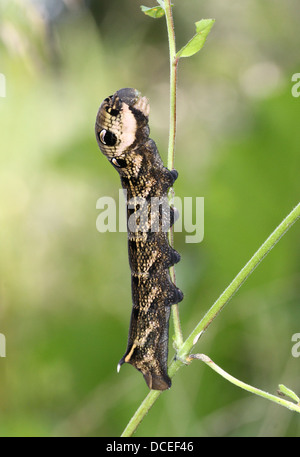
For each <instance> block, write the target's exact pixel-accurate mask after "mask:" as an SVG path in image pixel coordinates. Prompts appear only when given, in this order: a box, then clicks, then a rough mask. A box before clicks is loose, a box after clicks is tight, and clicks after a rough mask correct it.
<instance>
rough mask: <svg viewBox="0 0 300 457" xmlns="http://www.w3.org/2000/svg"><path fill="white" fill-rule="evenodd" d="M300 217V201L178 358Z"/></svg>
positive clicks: (186, 351) (187, 349)
mask: <svg viewBox="0 0 300 457" xmlns="http://www.w3.org/2000/svg"><path fill="white" fill-rule="evenodd" d="M299 218H300V203H298V205H297V206H296V207H295V208H294V209H293V210H292V211H291V212H290V214H289V215H288V216H287V217H286V218H285V219H284V220H283V221H282V222H281V223H280V224H279V225H278V227H277V228H276V229H275V230H274V232H273V233H271V235H270V236H269V238H268V239H267V240H266V241H265V242H264V243H263V244H262V245H261V247H260V248H259V249H258V250H257V251H256V253H255V254H254V255H253V257H252V258H251V259H250V260H249V262H248V263H247V264H246V265H245V266H244V268H242V270H241V271H240V272H239V273H238V275H237V276H236V277H235V278H234V280H233V281H232V282H231V283H230V284H229V286H228V287H227V289H225V291H224V292H223V293H222V294H221V295H220V297H219V298H218V299H217V300H216V301H215V303H214V304H213V305H212V307H211V308H210V309H209V310H208V312H207V313H206V314H205V316H204V317H203V318H202V320H201V321H200V322H199V323H198V324H197V325H196V327H195V328H194V330H193V331H192V333H191V334H190V336H189V337H188V338H187V339H186V340H185V342H184V344H183V345H182V346H181V348H180V350H179V351H178V353H177V356H178V358H182V359H185V357H186V355H187V354H188V353H189V352H190V350H191V349H192V347H193V346H194V344H195V343H194V341H195V339H197V335H199V334H200V333H201V334H202V333H203V332H204V331H205V330H206V329H207V327H208V326H209V325H210V324H211V323H212V321H213V319H214V318H215V317H216V316H217V315H218V314H219V312H220V311H221V310H222V309H223V308H224V306H225V305H226V304H227V303H228V302H229V300H230V299H231V298H232V297H233V295H234V294H235V293H236V292H237V290H238V289H239V288H240V287H241V285H242V284H243V283H244V282H245V281H246V279H247V278H248V277H249V276H250V274H251V273H252V272H253V271H254V270H255V268H256V267H257V266H258V265H259V264H260V262H261V261H262V260H263V259H264V258H265V256H266V255H267V254H268V253H269V252H270V251H271V249H272V248H273V247H274V246H275V244H276V243H278V241H279V240H280V238H281V237H282V236H283V235H284V234H285V233H286V232H287V231H288V229H289V228H290V227H291V226H292V225H293V224H294V223H295V222H296V221H297V219H299Z"/></svg>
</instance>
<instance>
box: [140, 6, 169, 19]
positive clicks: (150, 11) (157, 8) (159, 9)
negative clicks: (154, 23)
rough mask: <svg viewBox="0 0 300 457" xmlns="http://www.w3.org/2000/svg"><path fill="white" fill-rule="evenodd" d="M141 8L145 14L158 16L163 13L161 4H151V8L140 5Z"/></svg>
mask: <svg viewBox="0 0 300 457" xmlns="http://www.w3.org/2000/svg"><path fill="white" fill-rule="evenodd" d="M141 10H142V11H143V13H145V14H146V15H147V16H150V17H154V18H159V17H162V16H163V15H164V14H165V10H164V9H163V8H162V7H161V6H153V8H148V6H144V5H141Z"/></svg>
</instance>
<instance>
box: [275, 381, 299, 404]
mask: <svg viewBox="0 0 300 457" xmlns="http://www.w3.org/2000/svg"><path fill="white" fill-rule="evenodd" d="M278 387H279V392H280V393H283V394H284V395H286V396H287V397H290V398H291V399H292V400H294V401H295V402H296V403H299V402H300V398H299V397H298V395H296V394H295V392H293V391H292V390H291V389H288V388H287V387H285V386H284V385H283V384H279V386H278Z"/></svg>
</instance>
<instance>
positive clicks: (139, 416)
mask: <svg viewBox="0 0 300 457" xmlns="http://www.w3.org/2000/svg"><path fill="white" fill-rule="evenodd" d="M299 218H300V203H298V205H297V206H296V207H295V208H294V209H293V210H292V211H291V212H290V214H289V215H288V216H287V217H286V218H285V219H284V220H283V221H282V222H281V223H280V224H279V226H278V227H277V228H276V229H275V230H274V232H273V233H272V234H271V235H270V236H269V238H268V239H267V240H266V241H265V242H264V243H263V244H262V246H261V247H260V248H259V249H258V251H257V252H256V253H255V254H254V256H253V257H252V258H251V259H250V260H249V262H248V263H247V264H246V265H245V266H244V268H243V269H242V270H241V271H240V273H239V274H238V275H237V276H236V277H235V279H234V280H233V281H232V282H231V284H229V286H228V287H227V289H225V291H224V292H223V293H222V294H221V295H220V297H219V298H218V299H217V301H216V302H215V303H214V304H213V306H212V307H211V308H210V310H209V311H208V312H207V313H206V314H205V316H204V317H203V319H202V320H201V321H200V322H199V324H198V325H197V326H196V327H195V329H194V330H193V331H192V333H191V334H190V336H189V337H188V338H187V339H186V341H185V342H184V343H183V344H182V345H181V347H180V348H179V350H178V353H177V355H176V357H175V358H174V359H173V360H172V362H171V364H170V367H169V376H170V377H173V376H174V374H175V373H176V372H177V371H178V370H179V368H181V367H182V366H184V365H185V363H186V361H187V356H188V354H189V352H190V351H191V349H192V347H193V346H194V345H195V344H196V342H197V337H198V335H199V334H201V333H202V332H204V330H206V329H207V327H208V326H209V325H210V324H211V322H212V321H213V319H214V318H215V317H216V316H217V315H218V313H219V312H220V311H221V310H222V309H223V308H224V306H225V305H226V304H227V303H228V302H229V300H230V299H231V298H232V297H233V295H234V294H235V293H236V291H237V290H238V289H239V288H240V287H241V285H242V284H243V282H244V281H246V279H247V278H248V277H249V276H250V274H251V273H252V272H253V271H254V270H255V268H256V267H257V266H258V265H259V264H260V262H261V261H262V260H263V259H264V257H266V255H267V254H268V253H269V252H270V251H271V249H272V248H273V247H274V246H275V244H276V243H278V241H279V240H280V238H281V237H282V236H283V235H284V234H285V233H286V232H287V231H288V230H289V229H290V228H291V226H292V225H293V224H294V223H295V222H296V221H297V220H298V219H299ZM253 389H255V388H253ZM255 393H257V392H255ZM160 394H161V392H158V391H154V390H151V391H150V393H149V394H148V395H147V397H146V398H145V400H144V401H143V403H142V404H141V405H140V407H139V408H138V410H137V411H136V413H135V414H134V416H133V417H132V418H131V420H130V422H129V423H128V425H127V427H126V429H125V430H124V432H123V435H122V436H131V435H132V434H133V433H134V431H135V430H136V428H137V427H138V425H139V424H140V423H141V421H142V420H143V418H144V417H145V415H146V414H147V412H148V411H149V409H150V408H151V406H152V405H153V404H154V403H155V401H156V400H157V398H158V397H159V395H160ZM266 398H267V397H266ZM278 403H279V402H278Z"/></svg>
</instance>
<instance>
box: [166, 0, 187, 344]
mask: <svg viewBox="0 0 300 457" xmlns="http://www.w3.org/2000/svg"><path fill="white" fill-rule="evenodd" d="M165 16H166V23H167V32H168V41H169V59H170V124H169V144H168V164H167V166H168V168H169V170H172V169H173V168H174V163H175V138H176V81H177V64H178V59H177V58H176V43H175V29H174V21H173V15H172V7H171V1H170V0H165ZM172 197H174V191H173V189H172V190H171V201H172ZM169 241H170V245H171V246H172V247H173V246H174V242H173V227H171V228H170V231H169ZM170 276H171V280H172V282H173V283H174V284H176V277H175V268H174V266H172V267H171V268H170ZM172 316H173V325H174V343H175V345H176V347H180V346H181V345H182V343H183V336H182V331H181V326H180V318H179V309H178V305H177V304H176V305H173V306H172Z"/></svg>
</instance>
